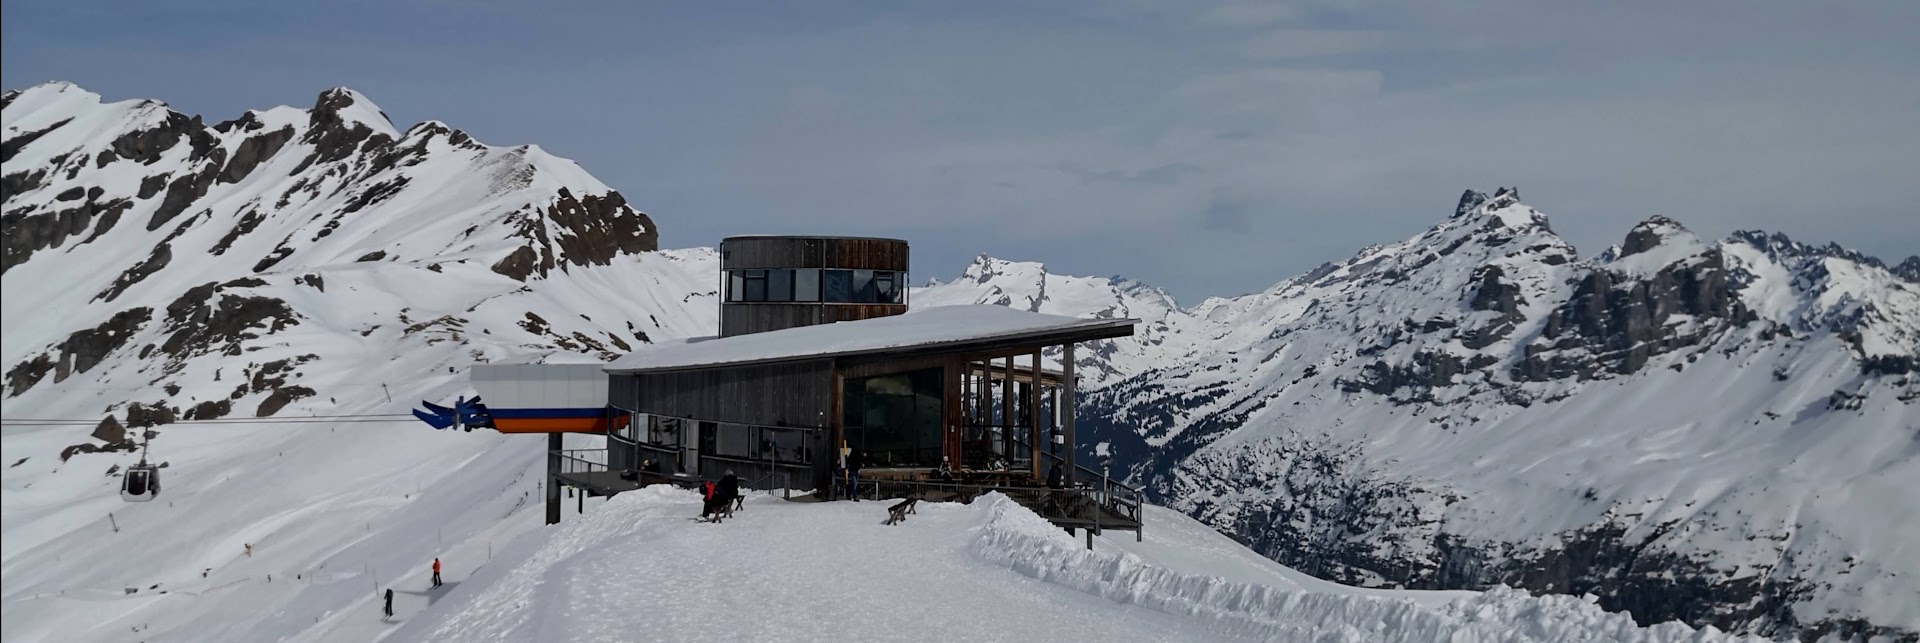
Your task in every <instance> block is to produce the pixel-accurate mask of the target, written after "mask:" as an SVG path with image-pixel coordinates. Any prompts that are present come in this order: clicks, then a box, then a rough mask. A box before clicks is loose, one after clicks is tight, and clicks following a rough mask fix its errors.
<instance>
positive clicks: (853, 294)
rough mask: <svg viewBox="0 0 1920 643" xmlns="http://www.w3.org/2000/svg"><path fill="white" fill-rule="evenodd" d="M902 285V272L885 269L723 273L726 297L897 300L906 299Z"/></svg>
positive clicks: (860, 301) (864, 301)
mask: <svg viewBox="0 0 1920 643" xmlns="http://www.w3.org/2000/svg"><path fill="white" fill-rule="evenodd" d="M906 286H907V274H906V273H904V272H893V271H886V270H831V269H829V270H822V269H818V268H800V269H784V268H782V269H772V270H734V271H732V272H731V274H729V275H728V277H727V301H729V302H743V301H744V302H788V301H806V302H812V301H824V302H831V303H854V304H899V303H905V301H906V290H907V287H906Z"/></svg>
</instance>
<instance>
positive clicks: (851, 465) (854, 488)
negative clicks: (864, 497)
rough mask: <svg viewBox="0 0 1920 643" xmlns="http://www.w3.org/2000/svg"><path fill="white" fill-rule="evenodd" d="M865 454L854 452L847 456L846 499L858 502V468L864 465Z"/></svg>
mask: <svg viewBox="0 0 1920 643" xmlns="http://www.w3.org/2000/svg"><path fill="white" fill-rule="evenodd" d="M865 459H866V453H865V452H863V451H855V452H853V453H851V454H848V455H847V497H848V498H852V499H853V501H854V502H860V466H861V465H862V464H864V462H863V460H865Z"/></svg>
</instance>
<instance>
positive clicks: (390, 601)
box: [387, 587, 393, 617]
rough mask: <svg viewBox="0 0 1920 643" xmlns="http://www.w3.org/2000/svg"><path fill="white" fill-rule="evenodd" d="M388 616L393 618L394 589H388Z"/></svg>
mask: <svg viewBox="0 0 1920 643" xmlns="http://www.w3.org/2000/svg"><path fill="white" fill-rule="evenodd" d="M387 616H389V617H391V616H393V588H391V587H389V588H387Z"/></svg>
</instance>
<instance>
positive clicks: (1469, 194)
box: [1453, 189, 1487, 217]
mask: <svg viewBox="0 0 1920 643" xmlns="http://www.w3.org/2000/svg"><path fill="white" fill-rule="evenodd" d="M1486 202H1487V193H1485V192H1481V191H1479V190H1472V189H1469V190H1467V191H1466V192H1463V193H1461V194H1460V203H1459V204H1458V205H1455V206H1453V216H1455V217H1464V216H1467V213H1468V212H1472V211H1473V209H1474V208H1477V207H1480V204H1482V203H1486Z"/></svg>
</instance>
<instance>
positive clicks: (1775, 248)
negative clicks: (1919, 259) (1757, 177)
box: [1728, 230, 1911, 274]
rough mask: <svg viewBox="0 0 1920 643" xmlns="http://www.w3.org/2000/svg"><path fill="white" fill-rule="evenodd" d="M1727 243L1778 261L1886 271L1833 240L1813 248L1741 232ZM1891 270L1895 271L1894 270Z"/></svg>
mask: <svg viewBox="0 0 1920 643" xmlns="http://www.w3.org/2000/svg"><path fill="white" fill-rule="evenodd" d="M1728 240H1729V241H1732V242H1736V243H1744V244H1746V245H1749V246H1753V247H1754V248H1755V249H1757V250H1760V251H1761V252H1764V253H1766V254H1767V256H1768V257H1772V258H1773V259H1774V260H1775V261H1783V262H1790V261H1795V260H1799V259H1803V258H1818V257H1833V258H1836V259H1845V260H1847V261H1852V262H1854V263H1858V264H1862V265H1867V266H1873V267H1876V268H1887V265H1886V263H1885V262H1882V261H1880V259H1879V258H1878V257H1874V256H1872V255H1868V254H1866V253H1862V252H1860V251H1857V250H1854V249H1852V248H1848V247H1845V246H1842V245H1840V244H1838V243H1833V242H1831V241H1829V242H1827V243H1826V244H1825V245H1812V244H1806V243H1801V242H1799V241H1795V240H1793V239H1792V238H1790V237H1788V236H1787V235H1786V234H1784V233H1779V232H1767V231H1765V230H1739V231H1736V232H1734V233H1733V234H1732V235H1729V236H1728ZM1910 261H1911V260H1910ZM1888 269H1889V270H1893V268H1888ZM1897 273H1898V271H1896V274H1897Z"/></svg>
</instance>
